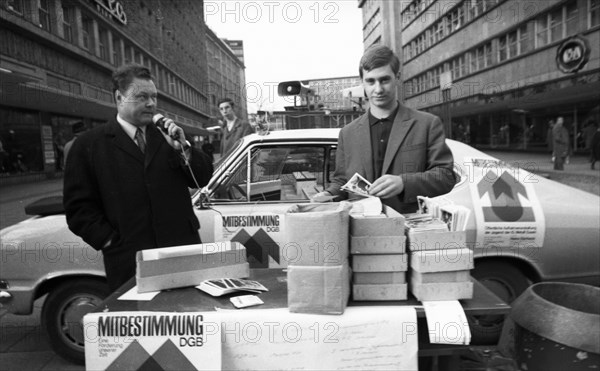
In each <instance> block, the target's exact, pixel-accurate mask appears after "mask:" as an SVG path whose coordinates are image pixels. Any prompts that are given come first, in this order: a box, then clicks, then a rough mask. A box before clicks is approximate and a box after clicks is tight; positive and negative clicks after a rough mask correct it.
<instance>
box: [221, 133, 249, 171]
mask: <svg viewBox="0 0 600 371" xmlns="http://www.w3.org/2000/svg"><path fill="white" fill-rule="evenodd" d="M242 142H243V138H240V139H238V140H237V141H236V142H235V143H234V144H233V146H231V148H230V149H229V150H228V151H227V152H225V153H222V154H221V157H220V158H219V160H218V161H217V162H216V163H215V166H214V168H215V171H214V172H215V173H216V172H217V170H218V169H219V167H221V166H222V165H223V164H224V163H225V159H226V158H227V157H229V155H231V154H232V153H233V152H235V150H237V149H238V148H239V147H240V146H241V145H242Z"/></svg>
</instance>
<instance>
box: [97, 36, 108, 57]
mask: <svg viewBox="0 0 600 371" xmlns="http://www.w3.org/2000/svg"><path fill="white" fill-rule="evenodd" d="M98 31H99V32H98V36H99V37H98V48H99V49H100V59H102V60H104V61H109V55H108V31H107V30H105V29H102V28H100V29H99V30H98Z"/></svg>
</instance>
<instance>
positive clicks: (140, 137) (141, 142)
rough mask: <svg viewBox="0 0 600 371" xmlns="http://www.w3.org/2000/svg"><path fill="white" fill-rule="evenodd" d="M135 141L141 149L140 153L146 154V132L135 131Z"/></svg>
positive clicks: (138, 129)
mask: <svg viewBox="0 0 600 371" xmlns="http://www.w3.org/2000/svg"><path fill="white" fill-rule="evenodd" d="M135 141H136V142H137V145H138V147H140V151H142V153H146V139H144V132H143V131H142V129H141V128H137V130H136V131H135Z"/></svg>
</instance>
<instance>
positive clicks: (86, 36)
mask: <svg viewBox="0 0 600 371" xmlns="http://www.w3.org/2000/svg"><path fill="white" fill-rule="evenodd" d="M93 35H94V32H93V21H92V19H91V18H89V17H86V16H82V17H81V36H82V40H83V45H82V47H83V48H84V49H85V50H93V42H92V36H93Z"/></svg>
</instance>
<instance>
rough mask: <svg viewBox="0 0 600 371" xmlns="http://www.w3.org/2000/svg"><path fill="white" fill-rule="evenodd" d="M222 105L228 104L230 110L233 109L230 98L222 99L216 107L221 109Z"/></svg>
mask: <svg viewBox="0 0 600 371" xmlns="http://www.w3.org/2000/svg"><path fill="white" fill-rule="evenodd" d="M223 103H229V104H230V105H231V108H233V107H234V106H235V105H234V104H233V100H231V98H222V99H221V100H219V103H218V104H217V107H221V104H223Z"/></svg>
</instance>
